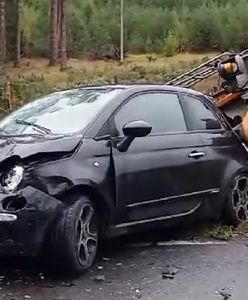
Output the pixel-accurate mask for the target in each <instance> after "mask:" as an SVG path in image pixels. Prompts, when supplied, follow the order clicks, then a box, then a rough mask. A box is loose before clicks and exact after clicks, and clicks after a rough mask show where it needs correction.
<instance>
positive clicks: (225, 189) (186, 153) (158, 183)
mask: <svg viewBox="0 0 248 300" xmlns="http://www.w3.org/2000/svg"><path fill="white" fill-rule="evenodd" d="M0 130H1V132H0V172H1V174H0V253H1V254H2V255H5V254H8V255H17V254H18V255H19V254H20V255H25V256H36V255H39V254H41V253H42V252H43V251H44V250H47V251H49V255H50V256H51V255H53V256H52V257H54V259H55V260H56V261H60V262H61V263H62V265H63V267H64V268H67V269H68V271H72V272H74V273H82V272H83V271H84V270H85V269H87V268H88V267H90V266H91V265H92V263H93V261H94V259H95V256H96V253H97V247H98V241H99V238H108V237H113V236H116V235H120V234H125V233H128V232H131V231H134V230H136V231H137V230H146V229H147V228H151V226H157V225H162V224H164V225H170V226H171V225H172V224H175V222H182V221H185V220H186V219H188V218H190V219H191V218H192V219H193V220H194V221H196V220H202V219H204V220H205V219H210V218H211V219H216V220H217V219H220V218H222V219H223V221H225V222H228V223H232V224H238V223H239V222H242V221H245V220H246V219H247V217H248V201H247V200H248V163H247V161H248V153H247V149H246V147H245V146H244V145H243V144H242V142H241V140H240V138H239V136H238V135H237V134H236V132H235V131H234V130H232V128H231V126H230V125H229V123H228V122H227V120H226V118H225V117H224V115H223V114H222V113H221V112H220V111H219V110H217V109H216V108H215V107H214V105H213V103H212V101H211V100H210V99H209V98H208V97H206V96H204V95H203V94H201V93H199V92H196V91H193V90H188V89H183V88H178V87H177V88H176V87H171V86H164V85H158V86H156V85H152V86H145V85H143V86H103V87H89V88H77V89H72V90H66V91H62V92H56V93H53V94H50V95H47V96H44V97H40V98H39V99H37V100H36V101H33V102H30V103H28V104H26V105H24V106H23V107H22V108H20V109H18V110H17V111H15V112H13V113H12V114H10V115H9V116H8V117H6V118H5V119H3V120H2V121H1V122H0Z"/></svg>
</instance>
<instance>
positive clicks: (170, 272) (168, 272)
mask: <svg viewBox="0 0 248 300" xmlns="http://www.w3.org/2000/svg"><path fill="white" fill-rule="evenodd" d="M178 272H179V269H178V268H175V267H171V266H168V267H166V268H165V269H164V270H163V271H162V272H161V274H162V279H174V278H175V276H176V274H177V273H178Z"/></svg>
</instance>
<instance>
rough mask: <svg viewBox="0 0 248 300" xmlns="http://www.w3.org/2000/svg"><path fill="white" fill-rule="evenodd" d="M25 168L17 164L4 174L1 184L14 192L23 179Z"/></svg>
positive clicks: (6, 189)
mask: <svg viewBox="0 0 248 300" xmlns="http://www.w3.org/2000/svg"><path fill="white" fill-rule="evenodd" d="M23 174H24V168H23V167H22V166H20V165H15V166H14V167H12V168H11V169H8V170H7V171H6V172H4V173H3V174H2V178H1V185H2V187H3V189H4V190H5V191H6V192H9V193H12V192H14V190H15V189H16V188H17V187H18V185H19V184H20V182H21V181H22V178H23Z"/></svg>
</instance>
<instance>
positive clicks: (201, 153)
mask: <svg viewBox="0 0 248 300" xmlns="http://www.w3.org/2000/svg"><path fill="white" fill-rule="evenodd" d="M203 156H205V152H197V151H193V152H191V153H189V157H190V158H195V159H197V158H200V157H203Z"/></svg>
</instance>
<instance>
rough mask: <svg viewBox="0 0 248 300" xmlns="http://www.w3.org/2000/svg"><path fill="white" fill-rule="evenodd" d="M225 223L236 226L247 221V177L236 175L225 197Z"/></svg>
mask: <svg viewBox="0 0 248 300" xmlns="http://www.w3.org/2000/svg"><path fill="white" fill-rule="evenodd" d="M224 218H225V221H226V223H228V224H230V225H238V224H240V223H242V222H244V221H247V220H248V175H246V174H241V175H238V176H237V177H236V178H235V179H234V182H233V185H232V188H231V191H230V193H229V195H228V197H227V202H226V205H225V210H224Z"/></svg>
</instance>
